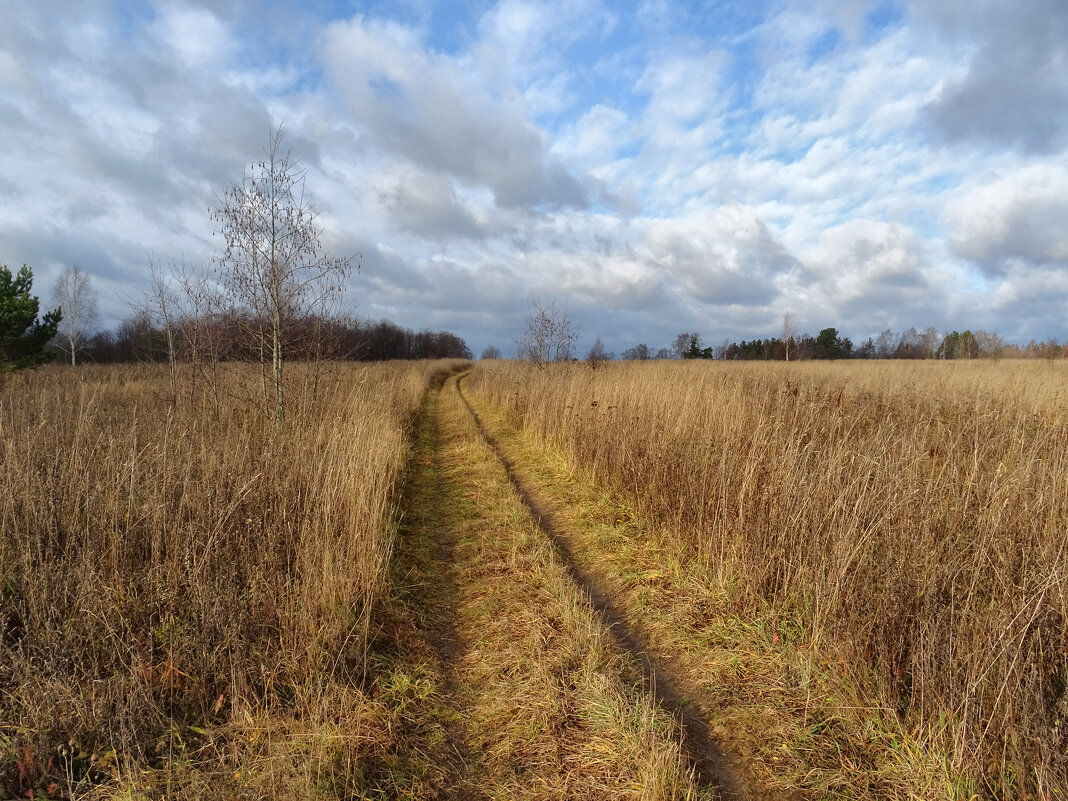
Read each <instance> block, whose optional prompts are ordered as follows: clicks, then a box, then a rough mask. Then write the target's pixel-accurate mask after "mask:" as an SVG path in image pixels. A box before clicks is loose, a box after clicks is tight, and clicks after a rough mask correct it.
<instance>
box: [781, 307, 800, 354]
mask: <svg viewBox="0 0 1068 801" xmlns="http://www.w3.org/2000/svg"><path fill="white" fill-rule="evenodd" d="M781 336H782V342H783V347H784V348H785V349H786V361H790V359H791V358H793V359H795V360H796V359H797V323H795V322H794V316H793V315H792V314H790V312H789V310H787V311H786V312H785V313H784V314H783V316H782V335H781Z"/></svg>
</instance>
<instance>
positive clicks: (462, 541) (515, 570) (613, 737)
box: [379, 383, 708, 801]
mask: <svg viewBox="0 0 1068 801" xmlns="http://www.w3.org/2000/svg"><path fill="white" fill-rule="evenodd" d="M451 387H452V385H451V383H450V388H449V389H447V390H446V391H445V392H443V393H442V394H441V396H440V397H436V398H434V399H433V400H432V401H431V409H430V411H429V412H428V415H427V417H426V419H425V420H424V431H423V437H422V440H421V443H422V447H421V448H420V451H419V453H418V455H417V459H416V461H415V470H414V473H413V477H412V481H411V484H410V489H409V491H410V495H409V498H408V500H409V503H410V515H409V516H408V519H407V521H406V523H405V526H404V528H403V529H402V534H401V536H400V538H399V541H398V542H399V545H398V559H397V560H396V562H395V566H394V569H395V571H396V574H395V577H396V580H397V581H398V587H397V591H396V592H395V593H393V594H392V597H393V599H394V600H393V601H391V602H390V603H389V604H386V605H385V607H386V608H385V610H384V611H385V612H386V613H387V614H388V615H390V616H391V617H393V618H394V622H393V623H392V624H391V625H390V627H389V628H390V631H392V632H393V633H394V634H395V635H396V634H400V635H402V640H401V641H398V642H396V643H393V644H392V648H393V649H394V650H396V651H399V652H402V653H403V654H405V655H406V656H407V657H408V658H409V664H408V665H407V666H406V667H405V670H404V677H405V678H406V680H411V679H412V678H414V677H418V678H419V680H422V681H425V682H426V688H427V692H426V693H425V694H424V696H423V697H422V698H419V699H417V701H416V702H414V703H412V704H410V706H409V711H408V715H409V722H408V726H407V742H404V743H398V744H397V745H398V746H399V750H398V752H397V753H396V755H395V758H394V760H393V763H392V768H393V769H392V771H389V772H388V773H386V772H384V775H383V776H382V777H381V780H380V785H379V786H383V787H384V786H387V785H386V781H387V780H392V781H394V782H396V781H397V780H398V778H399V777H407V778H406V779H405V780H404V783H403V786H404V788H405V791H404V793H403V795H404V797H407V798H413V799H415V798H436V797H449V798H452V797H456V798H500V799H532V800H533V799H563V798H587V799H649V800H650V801H652V800H653V799H681V798H697V797H698V795H699V793H698V790H697V788H696V787H695V786H694V783H693V780H692V778H691V777H690V775H689V771H688V770H687V768H686V761H685V759H684V757H683V755H682V752H681V746H680V742H679V732H678V730H677V727H676V725H675V723H674V721H673V720H672V718H671V716H670V715H669V714H667V713H666V712H664V711H662V710H660V709H659V708H658V707H657V706H656V704H655V702H654V701H653V699H652V698H651V697H650V696H649V695H647V694H646V693H644V692H642V690H641V678H640V673H638V672H637V670H636V668H635V666H634V665H632V664H631V663H630V662H629V661H628V659H627V658H626V657H625V656H624V655H623V654H622V653H621V652H620V651H619V649H618V648H617V646H616V645H615V643H614V642H613V640H612V638H611V636H610V635H609V633H608V632H607V631H606V630H605V628H604V627H603V625H601V623H600V622H599V620H598V619H597V618H596V616H595V615H594V613H593V611H592V610H591V608H590V606H589V604H588V602H587V600H586V599H585V597H584V596H583V595H582V594H581V592H579V590H578V588H577V587H576V586H575V585H574V583H573V582H572V581H571V579H570V578H569V577H568V574H567V571H566V569H565V568H564V566H563V565H562V564H561V562H560V560H559V558H558V556H557V555H556V553H555V552H554V550H553V548H552V546H551V544H550V542H549V540H548V538H547V537H546V535H545V534H544V532H542V531H541V530H540V529H539V528H538V527H537V525H536V524H535V523H534V521H533V519H532V518H531V516H530V514H529V513H528V511H527V510H526V509H525V507H523V505H522V504H521V502H520V501H519V499H518V498H517V497H516V494H515V492H514V490H513V489H512V486H511V484H510V483H509V481H508V478H507V475H506V474H505V472H504V470H503V468H502V466H501V464H500V463H499V461H498V460H497V459H496V457H495V456H494V455H493V453H492V451H491V450H490V449H489V448H488V447H487V446H486V445H485V444H484V443H483V442H482V441H481V440H480V438H479V435H478V434H477V431H476V429H475V428H474V425H473V422H472V420H471V418H470V417H469V416H468V414H467V412H466V410H465V408H464V407H463V405H462V403H461V401H460V399H459V396H458V395H457V393H456V391H455V389H454V388H451ZM404 585H407V586H404ZM404 619H407V620H409V621H410V623H409V624H408V625H407V626H404V625H398V621H401V620H404ZM428 640H431V641H433V640H436V645H435V646H434V647H430V646H429V645H428V644H427V641H428ZM435 652H436V653H435ZM450 754H451V758H450ZM427 756H429V757H430V759H429V760H428V759H426V758H425V757H427ZM421 757H423V758H422V759H421ZM428 762H429V763H430V764H427V763H428ZM428 779H433V782H430V781H428ZM705 795H706V796H707V795H708V793H705Z"/></svg>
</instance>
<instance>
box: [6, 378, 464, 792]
mask: <svg viewBox="0 0 1068 801" xmlns="http://www.w3.org/2000/svg"><path fill="white" fill-rule="evenodd" d="M447 366H448V365H443V364H442V363H433V364H428V363H421V364H396V363H394V364H382V365H375V366H371V367H365V366H352V365H336V366H332V367H330V368H329V369H328V370H327V372H325V373H322V372H321V371H318V370H312V369H311V368H306V369H302V368H301V367H300V366H299V365H298V366H295V367H294V369H293V370H292V371H291V380H292V382H293V384H292V387H291V389H290V394H289V397H290V399H291V404H290V411H291V414H290V419H289V420H288V421H287V426H286V428H285V429H284V430H276V429H275V428H274V427H273V426H272V425H271V424H270V423H269V422H268V421H267V420H265V419H264V418H262V416H258V415H257V414H256V412H255V411H253V410H252V409H251V408H250V407H249V405H248V404H246V403H243V402H241V401H238V400H235V399H236V398H238V397H242V396H247V395H248V394H249V393H247V392H246V391H245V388H246V387H247V385H248V384H249V382H254V381H256V380H257V378H258V377H257V376H255V375H253V374H252V372H251V371H250V370H247V369H246V368H244V367H242V366H238V365H225V366H224V370H223V375H222V384H221V389H222V392H221V397H222V398H224V403H222V404H221V406H220V408H219V410H218V412H219V413H218V414H215V410H214V409H213V408H212V406H211V405H210V404H209V403H208V402H207V400H206V399H205V400H204V401H203V402H201V400H200V398H199V396H198V395H197V393H196V392H195V391H191V392H188V393H187V392H184V391H183V392H182V393H181V394H180V400H179V402H178V403H176V404H173V405H172V404H171V403H170V402H169V400H170V399H169V397H168V396H169V378H168V376H167V374H166V372H165V369H164V368H155V367H137V368H133V367H116V368H93V367H84V368H79V369H77V370H70V369H61V368H49V369H44V370H40V371H37V372H35V373H27V374H20V375H16V376H13V377H10V378H8V379H7V380H6V382H5V383H4V384H3V385H2V386H0V487H3V491H2V493H0V571H2V575H0V582H2V584H0V587H2V596H0V637H2V643H0V689H2V693H0V721H2V723H0V787H2V790H3V791H6V792H9V793H12V794H14V793H18V794H25V793H26V792H27V791H32V790H35V791H37V792H38V793H39V794H48V795H51V794H53V793H58V794H64V795H69V796H72V797H83V796H84V797H89V796H90V795H92V796H94V797H97V796H99V797H106V796H108V795H110V794H112V793H122V792H126V793H134V794H135V795H136V793H138V792H146V793H149V794H153V795H155V794H158V793H160V792H163V793H165V794H166V796H167V797H168V798H172V797H183V796H184V797H190V798H194V797H208V796H214V797H225V796H226V795H227V794H229V793H232V792H236V791H237V790H239V789H241V788H246V789H247V788H249V787H257V786H258V787H260V788H261V789H262V788H268V787H269V788H271V789H270V790H269V794H271V795H277V796H286V795H290V794H294V795H292V797H297V796H300V797H308V796H310V795H313V794H315V793H317V792H320V791H324V792H327V794H329V792H328V790H324V788H329V786H331V783H332V782H333V781H334V779H332V778H330V777H331V776H335V775H336V774H338V773H339V772H340V773H346V772H348V773H351V772H352V771H353V770H356V769H357V768H356V767H354V766H355V765H356V763H357V762H358V759H357V757H358V755H359V754H360V753H362V752H364V751H366V750H367V749H368V748H370V747H372V744H373V741H374V739H375V737H377V736H379V734H378V733H377V732H378V731H379V729H380V724H381V720H380V719H379V718H378V717H376V711H375V709H374V708H373V706H369V705H368V702H367V700H366V699H365V698H364V696H363V695H362V693H361V692H360V689H359V684H360V682H361V681H362V680H363V670H364V656H365V649H366V646H367V630H368V625H369V620H370V615H371V610H372V608H373V605H374V603H375V601H376V599H377V597H378V594H379V592H380V589H381V586H382V581H383V576H384V571H385V568H386V565H387V562H388V559H389V554H390V547H391V542H392V531H393V526H394V523H393V510H394V501H393V496H394V484H395V482H396V480H397V477H398V475H399V471H400V470H401V468H402V465H403V463H404V460H405V457H406V452H407V445H406V435H407V428H408V426H409V425H410V422H411V419H412V416H413V414H414V412H415V410H416V408H417V406H418V404H419V401H420V398H421V397H422V395H423V392H424V390H425V388H426V386H427V383H428V381H429V380H430V379H431V376H432V375H433V374H434V373H440V372H441V371H442V370H444V369H446V368H447ZM194 389H195V388H194ZM253 394H254V393H253ZM346 781H347V779H346ZM205 788H209V789H205Z"/></svg>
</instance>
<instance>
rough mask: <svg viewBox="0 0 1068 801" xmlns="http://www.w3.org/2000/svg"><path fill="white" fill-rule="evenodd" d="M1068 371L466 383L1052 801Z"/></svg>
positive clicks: (523, 371)
mask: <svg viewBox="0 0 1068 801" xmlns="http://www.w3.org/2000/svg"><path fill="white" fill-rule="evenodd" d="M1066 378H1068V376H1066V374H1065V371H1064V369H1063V367H1062V365H1060V364H1028V363H1000V364H993V363H968V364H940V363H924V364H887V363H868V364H864V365H860V364H814V363H809V364H791V365H723V364H716V363H697V364H679V363H649V364H644V365H610V366H609V367H608V368H606V369H603V370H597V371H590V370H588V369H584V368H582V367H581V366H578V365H573V366H559V367H558V368H557V369H555V370H554V371H549V372H546V371H534V370H532V369H530V368H529V367H525V366H523V365H507V364H500V363H495V364H490V365H479V366H478V367H477V368H476V372H475V373H474V374H473V375H472V377H471V379H469V383H468V386H469V387H470V388H471V389H472V391H475V392H477V393H478V394H479V396H480V397H481V398H482V399H483V400H485V401H488V402H492V403H493V404H494V405H496V406H498V407H499V408H502V409H506V410H508V412H509V414H510V415H511V417H512V419H513V421H515V422H516V423H518V424H521V425H522V426H524V427H525V428H526V430H527V431H529V432H531V433H533V434H534V435H536V436H538V437H539V438H541V439H542V440H543V441H545V442H547V443H552V444H553V445H554V446H555V447H559V448H561V449H563V451H564V452H565V453H566V454H568V457H569V459H570V461H571V464H572V469H576V470H581V471H583V472H584V474H585V475H587V476H590V477H592V478H594V479H595V480H596V481H599V482H601V483H603V484H605V485H607V486H610V487H613V488H614V489H615V490H616V491H620V492H622V493H623V494H624V496H625V497H626V498H627V499H628V504H629V505H630V506H632V507H633V508H634V509H636V510H637V514H638V516H639V518H640V520H641V521H643V523H644V524H645V525H647V526H653V525H655V528H656V530H657V532H658V535H659V536H661V537H663V538H665V541H669V542H672V543H675V544H682V545H684V546H685V547H686V549H687V550H688V552H689V553H690V554H691V564H692V569H693V571H694V573H695V574H697V575H702V576H703V575H709V576H711V577H713V578H714V580H715V582H716V583H717V584H718V585H719V586H720V587H721V588H724V589H725V591H726V592H727V593H728V594H729V597H730V598H731V599H732V602H733V604H734V606H735V608H736V609H737V610H738V611H739V613H744V612H745V610H752V611H753V614H755V615H756V614H758V615H759V616H761V617H764V618H767V617H771V618H774V619H778V620H779V621H780V622H781V623H782V626H781V627H780V628H781V629H782V631H789V635H788V636H789V638H790V640H791V641H792V642H793V643H795V644H797V645H799V646H800V647H804V648H811V649H813V650H819V651H822V652H825V653H827V652H830V653H837V654H839V655H840V657H841V658H842V661H840V662H838V664H837V666H836V669H837V670H840V671H843V672H845V673H846V674H848V675H849V676H850V678H851V681H852V683H853V684H854V685H855V686H857V687H859V688H863V692H865V693H868V694H869V695H871V696H873V700H874V702H875V704H876V705H877V706H883V707H885V708H886V709H888V710H891V714H895V713H896V715H897V717H898V718H899V720H900V721H901V722H902V724H903V725H904V726H905V727H906V728H907V729H908V730H909V731H910V733H911V735H912V736H914V737H916V738H918V739H919V740H920V741H921V742H922V744H923V745H924V747H925V748H927V749H930V750H932V751H935V752H941V753H944V754H946V760H947V761H946V772H947V775H950V776H952V775H956V774H959V773H964V774H971V775H973V776H976V777H978V781H979V789H982V790H983V791H984V793H986V794H989V795H992V796H1000V797H1054V796H1053V794H1054V793H1055V792H1058V791H1059V792H1060V793H1064V792H1065V791H1066V789H1068V756H1066V750H1068V748H1066V747H1068V738H1066V737H1065V734H1064V721H1065V719H1066V718H1065V715H1066V714H1068V695H1066V689H1065V688H1066V685H1068V598H1066V590H1068V587H1066V584H1068V555H1066V553H1065V548H1066V544H1068V543H1066V536H1065V532H1066V530H1068V420H1066V419H1065V417H1064V414H1063V409H1064V408H1066V402H1068V397H1066V396H1068V390H1066V389H1065V387H1066V386H1068V382H1066V381H1065V379H1066ZM787 624H788V625H787ZM775 631H776V633H775V637H774V640H775V642H776V643H778V642H779V639H780V634H779V629H776V630H775ZM782 636H787V635H786V634H783V635H782ZM960 792H962V793H963V794H964V797H967V795H968V791H967V789H966V786H964V785H962V786H961V788H960Z"/></svg>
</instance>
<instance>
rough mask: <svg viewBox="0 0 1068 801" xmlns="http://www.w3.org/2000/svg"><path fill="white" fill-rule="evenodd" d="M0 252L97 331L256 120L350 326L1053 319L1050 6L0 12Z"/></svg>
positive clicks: (1058, 198)
mask: <svg viewBox="0 0 1068 801" xmlns="http://www.w3.org/2000/svg"><path fill="white" fill-rule="evenodd" d="M0 14H2V15H3V17H2V18H3V19H4V20H5V24H4V26H3V28H2V29H0V137H2V141H3V142H4V156H3V159H2V160H0V262H3V263H6V264H9V265H11V266H17V265H20V264H22V263H23V262H25V263H27V264H29V265H31V266H32V267H34V269H35V272H36V275H37V282H38V283H37V289H38V291H39V292H40V293H41V295H42V296H43V297H44V298H45V299H46V300H47V299H48V295H49V291H50V287H51V284H52V282H53V281H54V279H55V277H56V276H57V275H58V273H59V272H60V271H61V270H62V269H63V268H64V267H65V266H67V265H69V264H72V263H78V264H79V265H80V266H82V267H83V268H84V269H85V270H87V271H88V272H89V273H91V274H92V275H93V276H94V280H95V282H96V285H97V286H98V288H99V289H100V292H101V309H102V312H103V316H104V322H105V323H106V324H114V322H116V321H117V320H119V319H122V318H123V317H125V316H127V315H128V314H129V309H128V305H127V300H128V299H133V298H136V297H137V296H138V294H139V292H140V290H141V289H142V288H143V287H144V285H145V283H146V276H147V265H148V261H149V258H150V257H151V258H155V259H157V260H162V261H169V260H171V259H175V260H180V259H185V260H186V261H194V262H197V261H199V262H203V263H210V262H211V259H212V257H213V254H214V253H215V252H216V251H217V250H218V249H219V245H220V243H219V242H218V241H217V239H215V238H213V235H212V225H211V221H210V219H209V216H208V214H207V208H208V206H209V205H211V204H212V203H213V202H214V199H215V195H216V193H221V192H222V191H223V190H224V189H225V188H226V187H227V185H228V184H230V183H232V182H233V181H235V180H238V179H239V178H240V176H241V173H242V168H243V166H244V165H245V164H246V163H248V162H251V161H253V160H255V159H256V158H258V156H259V155H260V154H261V153H262V151H263V148H264V146H265V144H266V141H267V135H268V131H269V130H270V128H271V126H273V125H278V124H284V126H285V130H286V132H287V137H286V141H287V142H288V144H289V145H290V146H291V147H292V149H293V151H294V153H295V154H297V155H298V156H299V157H300V158H301V159H302V160H303V163H304V165H305V166H307V167H308V169H309V172H308V190H309V191H310V193H311V195H312V197H313V198H314V201H315V203H316V206H317V207H318V209H319V210H320V213H321V217H320V221H321V223H322V225H323V226H324V229H325V231H324V239H325V241H326V243H327V244H328V246H329V248H330V249H331V250H332V251H334V252H337V253H353V252H357V251H358V252H360V253H362V254H363V269H362V270H361V271H360V273H359V274H357V275H355V276H353V277H352V279H351V281H350V284H349V291H348V294H347V301H346V302H347V303H348V305H349V307H350V308H353V309H355V310H356V311H357V312H358V313H359V314H360V315H362V316H365V317H370V318H375V319H378V318H383V317H388V318H390V319H392V320H394V321H395V322H398V323H400V324H402V325H406V326H410V327H415V328H422V327H431V328H446V329H448V330H451V331H454V332H455V333H457V334H459V335H460V336H462V337H464V338H465V339H466V340H467V341H468V343H469V345H470V346H471V347H472V349H473V350H475V352H476V353H478V352H479V351H481V349H482V348H483V347H485V346H486V345H491V344H492V345H496V346H498V347H500V348H501V349H502V350H503V351H505V352H506V353H507V352H508V351H510V350H511V347H512V341H513V339H514V337H515V336H516V335H517V334H518V333H519V331H520V329H521V318H522V315H523V311H524V309H525V308H526V306H527V305H528V303H529V302H530V299H531V298H532V297H538V298H542V299H546V300H548V299H555V300H556V301H557V302H563V303H567V304H568V306H569V307H570V309H571V312H572V317H573V318H574V320H575V321H576V322H577V323H578V325H579V326H580V334H581V342H582V345H583V347H588V345H589V343H590V342H592V340H593V339H594V338H595V337H597V336H601V337H602V338H603V339H604V342H605V345H606V346H607V348H608V349H609V350H614V351H617V352H620V351H622V350H624V349H626V348H628V347H632V346H633V345H635V344H637V343H639V342H645V343H647V344H649V345H650V346H652V347H653V348H654V349H655V348H657V347H660V346H663V345H668V344H670V342H671V341H672V340H673V339H674V335H675V334H676V333H678V332H680V331H690V330H696V331H699V332H700V333H701V334H702V335H703V337H704V339H705V341H706V342H709V343H718V342H720V341H722V340H723V339H724V338H732V339H737V338H751V337H754V336H767V335H772V334H775V333H777V331H778V330H779V329H780V328H781V320H782V315H783V314H784V313H785V312H786V311H789V312H790V313H791V315H792V317H793V318H794V319H795V320H796V321H797V323H798V325H799V327H800V328H801V329H802V330H808V331H810V332H816V331H818V330H819V329H821V328H824V327H826V326H835V327H837V328H839V329H840V330H841V331H842V332H843V333H844V334H847V335H850V336H852V337H854V338H855V339H860V338H864V337H867V336H874V335H877V334H878V333H879V332H880V331H881V330H882V329H884V328H888V327H889V328H893V329H895V330H900V329H903V328H907V327H909V326H916V327H917V328H924V327H927V326H929V325H934V326H936V327H938V328H939V329H942V330H948V329H952V328H965V327H969V328H973V329H975V328H983V329H986V330H990V331H996V332H998V333H1001V334H1002V335H1003V336H1005V337H1006V338H1008V339H1010V340H1012V341H1019V342H1026V341H1027V340H1029V339H1031V338H1036V339H1044V338H1048V337H1051V336H1052V337H1057V338H1058V339H1064V338H1066V337H1068V61H1066V46H1065V42H1068V6H1065V4H1064V3H1063V0H1024V1H1023V2H1015V3H1007V2H992V0H927V1H926V2H919V0H916V1H915V2H913V1H912V0H907V1H905V0H903V1H902V2H863V1H862V0H822V2H811V1H808V2H802V1H801V0H794V1H791V0H774V1H772V0H769V1H768V2H742V1H741V0H723V1H722V2H704V3H698V2H689V3H687V2H672V0H649V1H648V2H631V3H608V2H599V1H598V0H572V2H566V3H558V2H537V1H535V0H504V1H503V2H489V1H488V0H457V2H451V3H432V2H427V1H426V0H401V2H329V1H328V0H311V1H310V2H304V3H262V2H251V1H250V0H218V1H217V2H206V1H205V2H195V0H188V1H187V2H178V1H177V0H176V1H175V2H155V3H144V2H136V3H134V2H105V1H104V0H85V2H80V3H77V4H70V3H65V2H59V0H38V2H34V3H23V2H16V0H0Z"/></svg>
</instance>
